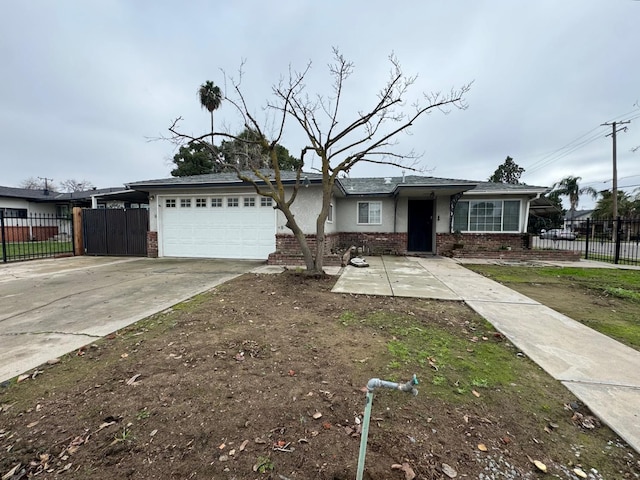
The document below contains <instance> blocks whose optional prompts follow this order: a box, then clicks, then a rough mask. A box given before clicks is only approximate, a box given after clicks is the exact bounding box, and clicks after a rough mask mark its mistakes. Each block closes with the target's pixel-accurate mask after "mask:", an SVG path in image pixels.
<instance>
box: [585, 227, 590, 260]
mask: <svg viewBox="0 0 640 480" xmlns="http://www.w3.org/2000/svg"><path fill="white" fill-rule="evenodd" d="M586 231H587V235H586V237H585V241H584V259H585V260H589V237H590V236H591V228H590V225H589V219H588V218H587V230H586Z"/></svg>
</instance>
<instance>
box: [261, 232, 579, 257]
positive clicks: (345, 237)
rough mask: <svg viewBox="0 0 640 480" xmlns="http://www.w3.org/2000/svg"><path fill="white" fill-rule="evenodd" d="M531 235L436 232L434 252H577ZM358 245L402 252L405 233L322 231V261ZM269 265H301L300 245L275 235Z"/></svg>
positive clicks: (374, 251)
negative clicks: (534, 242)
mask: <svg viewBox="0 0 640 480" xmlns="http://www.w3.org/2000/svg"><path fill="white" fill-rule="evenodd" d="M307 241H308V242H309V245H310V247H311V249H312V251H313V250H314V249H315V245H316V238H315V235H307ZM530 244H531V237H530V235H529V234H520V233H465V234H462V235H455V234H451V233H438V234H437V235H436V245H437V247H436V253H437V254H438V255H444V256H449V257H457V258H494V259H505V260H560V261H574V260H578V259H579V258H580V253H579V252H572V251H569V250H551V249H550V250H543V249H536V250H531V249H530V248H529V245H530ZM351 246H355V247H358V248H362V251H363V252H364V253H365V254H366V255H382V254H391V255H406V254H407V234H406V233H362V232H343V233H334V234H330V235H326V237H325V252H327V254H326V255H325V261H324V264H325V265H340V264H341V260H342V258H341V254H342V253H343V252H344V251H346V250H347V249H348V248H349V247H351ZM267 263H269V264H271V265H304V259H303V258H302V255H301V254H300V248H299V247H298V242H297V241H296V239H295V237H294V236H293V235H290V234H278V235H276V251H275V252H274V253H272V254H271V255H269V259H268V261H267Z"/></svg>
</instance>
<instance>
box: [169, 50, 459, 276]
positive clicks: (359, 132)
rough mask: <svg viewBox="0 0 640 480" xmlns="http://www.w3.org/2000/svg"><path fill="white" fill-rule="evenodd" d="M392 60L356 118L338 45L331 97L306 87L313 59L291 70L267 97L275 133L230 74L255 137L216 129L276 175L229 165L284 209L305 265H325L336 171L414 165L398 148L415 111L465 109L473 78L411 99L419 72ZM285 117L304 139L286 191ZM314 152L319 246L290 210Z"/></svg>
mask: <svg viewBox="0 0 640 480" xmlns="http://www.w3.org/2000/svg"><path fill="white" fill-rule="evenodd" d="M389 62H390V65H391V71H390V73H389V78H388V80H387V81H386V83H385V84H384V86H383V87H382V88H381V89H380V91H379V92H378V95H377V99H376V100H375V101H374V102H373V103H372V104H371V105H370V106H369V107H368V109H366V110H365V111H361V112H358V113H356V114H355V115H354V118H353V120H352V121H345V120H344V119H343V118H342V116H341V115H342V111H341V105H342V103H344V102H343V101H344V99H343V96H344V91H345V90H344V88H345V84H346V82H347V80H348V79H349V78H350V76H351V74H352V73H353V67H354V65H353V63H352V62H349V61H347V60H346V59H345V58H344V56H343V55H342V54H341V53H340V52H339V50H338V49H336V48H334V49H333V62H332V63H331V64H330V65H329V73H330V76H331V78H332V81H333V85H332V94H331V95H330V96H322V95H315V96H310V95H309V94H308V93H307V91H306V86H305V78H306V76H307V75H308V73H309V71H310V69H311V63H309V64H307V66H306V68H304V69H303V70H302V71H299V72H298V71H293V70H290V71H289V75H288V78H287V79H283V80H281V81H280V82H279V83H278V84H277V85H275V86H274V87H273V97H274V100H273V101H271V102H268V103H267V110H268V111H269V112H272V113H273V114H274V118H275V120H273V123H272V124H273V125H275V128H274V129H273V130H275V132H274V133H273V134H272V135H269V136H268V134H267V132H266V131H265V129H264V128H263V127H262V126H261V125H260V124H259V122H258V121H257V119H256V118H255V116H254V115H253V114H252V113H251V110H250V108H249V107H248V105H247V103H246V102H245V97H244V95H243V93H242V90H241V80H242V67H241V69H240V74H239V77H238V78H237V79H235V80H234V79H232V78H231V79H229V80H230V83H231V85H232V88H233V91H234V92H233V93H234V94H235V95H234V96H233V97H231V98H230V96H225V101H227V102H229V103H231V104H232V105H233V106H234V107H235V110H236V112H237V113H238V114H239V115H240V117H241V119H242V121H243V123H244V125H245V127H246V128H250V129H252V130H253V131H255V132H256V134H257V135H256V136H255V138H251V139H242V138H239V137H237V136H234V135H230V134H228V133H222V132H217V133H214V135H216V136H221V137H226V138H231V139H234V140H238V141H244V142H246V143H250V144H254V145H258V146H259V147H260V148H262V150H263V151H264V152H266V153H267V154H268V156H269V158H270V159H271V165H270V167H271V169H272V175H271V174H270V173H266V172H265V171H263V170H260V168H259V167H251V173H250V174H248V172H247V171H242V170H240V169H239V168H238V167H237V166H236V165H232V164H225V165H224V167H225V168H230V169H232V170H234V171H235V172H236V174H237V176H238V178H239V179H241V180H243V181H245V182H248V183H250V184H252V185H253V187H254V189H255V191H256V192H257V193H258V194H259V195H262V196H265V197H270V198H272V199H273V201H274V203H275V208H277V209H278V210H280V211H281V212H282V214H283V215H284V217H285V219H286V226H287V227H288V228H289V229H290V230H291V232H292V233H293V235H294V236H295V238H296V239H297V241H298V244H299V245H300V249H301V252H302V255H303V257H304V261H305V264H306V267H307V272H308V273H310V274H319V273H322V270H323V260H324V253H325V242H324V241H325V222H326V220H327V216H328V214H329V208H330V203H331V194H332V192H333V189H334V185H335V181H336V179H337V178H338V176H339V175H340V174H341V173H348V172H349V170H350V169H351V168H353V166H354V165H356V164H357V163H359V162H368V163H375V164H382V165H394V166H398V167H402V168H407V169H411V170H416V169H417V168H416V162H417V159H418V158H419V156H418V155H416V154H415V153H414V152H413V151H409V152H399V151H397V149H396V148H395V147H396V146H397V144H398V141H397V137H398V135H399V134H400V133H402V132H405V131H407V130H408V129H409V128H410V127H411V126H413V124H414V123H415V121H416V120H418V118H420V117H422V116H423V115H425V114H428V113H430V112H431V111H432V110H439V111H441V112H444V113H448V109H449V108H452V107H453V108H458V109H465V108H466V103H465V100H464V96H465V94H466V93H467V92H468V91H469V89H470V87H471V84H465V85H463V86H462V87H460V88H458V89H452V90H451V91H450V92H448V93H445V94H442V93H440V92H437V93H422V94H421V95H420V96H419V97H417V98H416V99H414V100H413V101H409V100H408V99H407V97H408V96H409V91H410V90H411V87H413V86H414V84H415V82H416V79H417V77H416V76H408V75H406V74H404V73H403V71H402V68H401V66H400V63H399V62H398V60H397V58H396V57H395V56H394V55H390V56H389ZM288 119H291V120H293V122H294V124H296V125H297V126H298V127H299V128H300V129H301V130H302V131H303V132H304V134H305V136H306V140H307V142H306V145H305V146H304V147H303V148H302V150H301V153H300V164H299V167H298V168H297V170H296V181H295V185H294V186H293V187H292V188H291V189H290V190H286V189H285V186H284V184H283V182H282V177H281V169H280V165H279V163H278V161H277V151H276V146H277V144H278V143H279V142H280V139H281V137H282V135H283V131H284V126H285V122H286V121H287V120H288ZM180 120H181V118H178V119H176V120H175V121H174V122H173V124H172V125H171V127H170V128H169V131H170V132H171V135H172V136H171V137H170V139H171V140H172V141H174V142H176V143H179V144H183V143H186V142H194V141H195V142H200V143H206V142H205V139H206V138H207V137H209V136H211V133H207V134H204V135H201V136H199V137H193V136H190V135H186V134H184V133H181V132H180V131H179V122H180ZM339 125H340V126H339ZM312 155H315V157H317V158H319V161H320V162H319V163H320V167H319V168H318V170H319V171H320V173H321V174H322V208H321V210H320V213H319V214H318V217H317V219H316V233H315V242H314V243H315V250H314V251H312V249H311V247H310V244H309V243H308V242H307V238H306V236H305V234H304V232H303V231H302V229H301V228H300V226H299V225H298V223H297V221H296V219H295V217H294V214H293V213H292V210H291V206H292V204H293V203H294V201H295V200H296V197H297V195H298V192H299V189H300V186H301V182H300V180H301V175H302V171H303V168H304V165H305V161H306V160H307V158H308V157H310V156H312ZM218 158H219V161H222V162H223V161H224V159H223V158H220V157H218Z"/></svg>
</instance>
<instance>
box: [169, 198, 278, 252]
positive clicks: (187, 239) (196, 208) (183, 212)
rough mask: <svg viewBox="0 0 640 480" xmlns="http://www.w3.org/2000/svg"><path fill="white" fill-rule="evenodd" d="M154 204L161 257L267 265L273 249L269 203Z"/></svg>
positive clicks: (220, 200) (272, 213) (204, 201)
mask: <svg viewBox="0 0 640 480" xmlns="http://www.w3.org/2000/svg"><path fill="white" fill-rule="evenodd" d="M158 201H159V202H160V207H159V209H158V211H159V215H158V216H159V219H158V220H159V232H158V233H159V237H160V238H158V242H159V243H160V245H159V246H160V247H161V252H160V254H161V255H162V256H165V257H204V258H247V259H266V258H267V257H268V256H269V254H270V253H272V252H273V251H275V249H276V240H275V233H276V226H275V219H276V215H275V210H274V209H273V207H272V206H271V199H270V198H265V197H260V196H257V195H254V196H243V195H225V196H200V197H196V196H181V195H176V196H160V197H159V198H158Z"/></svg>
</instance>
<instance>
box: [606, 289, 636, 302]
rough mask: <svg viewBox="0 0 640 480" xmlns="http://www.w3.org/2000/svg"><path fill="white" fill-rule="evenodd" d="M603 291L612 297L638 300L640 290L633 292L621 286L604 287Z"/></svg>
mask: <svg viewBox="0 0 640 480" xmlns="http://www.w3.org/2000/svg"><path fill="white" fill-rule="evenodd" d="M604 291H605V292H606V293H608V294H609V295H611V296H612V297H618V298H623V299H625V300H632V301H634V302H640V292H634V291H633V290H628V289H626V288H622V287H605V288H604Z"/></svg>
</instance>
